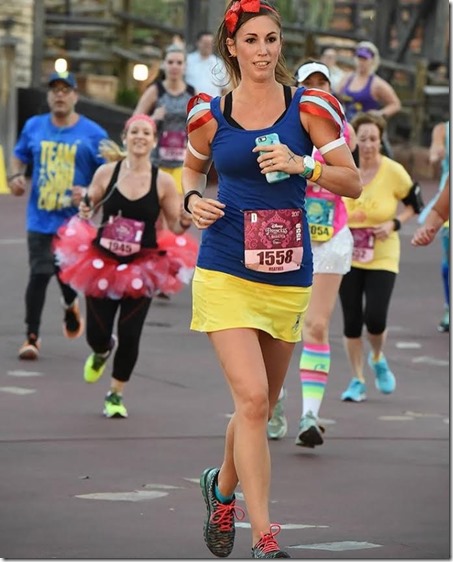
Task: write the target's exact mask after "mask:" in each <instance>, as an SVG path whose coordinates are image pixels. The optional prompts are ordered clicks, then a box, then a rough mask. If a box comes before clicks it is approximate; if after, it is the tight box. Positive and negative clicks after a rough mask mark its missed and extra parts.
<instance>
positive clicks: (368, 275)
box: [340, 267, 396, 338]
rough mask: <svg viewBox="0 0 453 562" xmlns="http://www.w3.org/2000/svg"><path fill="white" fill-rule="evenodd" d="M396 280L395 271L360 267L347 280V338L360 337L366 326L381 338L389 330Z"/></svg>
mask: <svg viewBox="0 0 453 562" xmlns="http://www.w3.org/2000/svg"><path fill="white" fill-rule="evenodd" d="M395 280H396V273H392V272H391V271H381V270H368V269H359V268H357V267H352V268H351V271H349V273H347V274H346V275H345V276H344V277H343V279H342V281H341V285H340V302H341V308H342V310H343V325H344V328H343V334H344V335H345V337H347V338H360V336H361V335H362V328H363V325H364V324H365V326H366V328H367V330H368V333H369V334H372V335H375V336H378V335H380V334H382V333H383V332H384V331H385V328H386V325H387V312H388V309H389V304H390V298H391V296H392V292H393V287H394V285H395ZM364 300H365V303H364Z"/></svg>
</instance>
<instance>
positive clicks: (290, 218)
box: [244, 209, 303, 273]
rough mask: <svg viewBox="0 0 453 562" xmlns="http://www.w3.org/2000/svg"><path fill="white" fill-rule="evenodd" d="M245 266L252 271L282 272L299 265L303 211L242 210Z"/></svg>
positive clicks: (301, 252)
mask: <svg viewBox="0 0 453 562" xmlns="http://www.w3.org/2000/svg"><path fill="white" fill-rule="evenodd" d="M244 248H245V251H244V265H245V267H247V268H248V269H253V270H254V271H263V272H265V273H283V272H285V271H294V270H296V269H300V264H301V263H302V254H303V248H302V211H301V210H300V209H278V210H262V211H245V213H244Z"/></svg>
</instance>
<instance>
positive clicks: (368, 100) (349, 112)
mask: <svg viewBox="0 0 453 562" xmlns="http://www.w3.org/2000/svg"><path fill="white" fill-rule="evenodd" d="M353 78H354V74H352V75H351V76H350V77H349V79H348V80H347V82H346V84H345V85H344V88H343V90H342V91H341V92H340V98H341V102H342V103H343V107H344V110H345V114H346V120H347V121H351V119H352V118H353V117H354V115H356V114H357V113H360V112H362V111H363V112H366V111H370V110H371V109H380V107H381V105H380V104H379V102H377V101H376V100H375V99H374V98H373V96H372V95H371V83H372V81H373V78H374V74H372V75H371V76H370V77H369V78H368V82H367V83H366V84H365V86H364V88H362V89H361V90H357V91H355V90H350V89H349V86H350V84H351V82H352V80H353Z"/></svg>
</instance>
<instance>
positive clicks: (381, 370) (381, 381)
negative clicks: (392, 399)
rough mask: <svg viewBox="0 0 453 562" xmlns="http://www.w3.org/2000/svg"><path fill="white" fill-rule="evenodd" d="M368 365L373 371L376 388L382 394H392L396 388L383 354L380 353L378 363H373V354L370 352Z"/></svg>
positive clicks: (393, 377)
mask: <svg viewBox="0 0 453 562" xmlns="http://www.w3.org/2000/svg"><path fill="white" fill-rule="evenodd" d="M368 365H369V366H370V367H371V369H372V370H373V371H374V376H375V379H374V382H375V384H376V388H377V389H378V390H379V391H380V392H382V394H392V392H393V391H394V390H395V387H396V381H395V375H394V374H393V373H392V371H391V370H390V369H389V366H388V364H387V360H386V358H385V357H384V354H383V353H381V358H380V359H379V361H374V360H373V353H372V352H370V354H369V355H368Z"/></svg>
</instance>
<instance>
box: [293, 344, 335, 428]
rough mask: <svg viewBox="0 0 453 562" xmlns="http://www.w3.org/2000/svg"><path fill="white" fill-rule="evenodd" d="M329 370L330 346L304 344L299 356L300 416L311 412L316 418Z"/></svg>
mask: <svg viewBox="0 0 453 562" xmlns="http://www.w3.org/2000/svg"><path fill="white" fill-rule="evenodd" d="M329 370H330V345H329V344H305V345H304V347H303V349H302V353H301V355H300V363H299V373H300V384H301V390H302V415H303V416H305V415H306V414H307V412H309V411H310V410H311V412H312V413H313V415H314V416H316V417H318V412H319V408H320V407H321V402H322V399H323V398H324V391H325V390H326V384H327V377H328V376H329Z"/></svg>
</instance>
